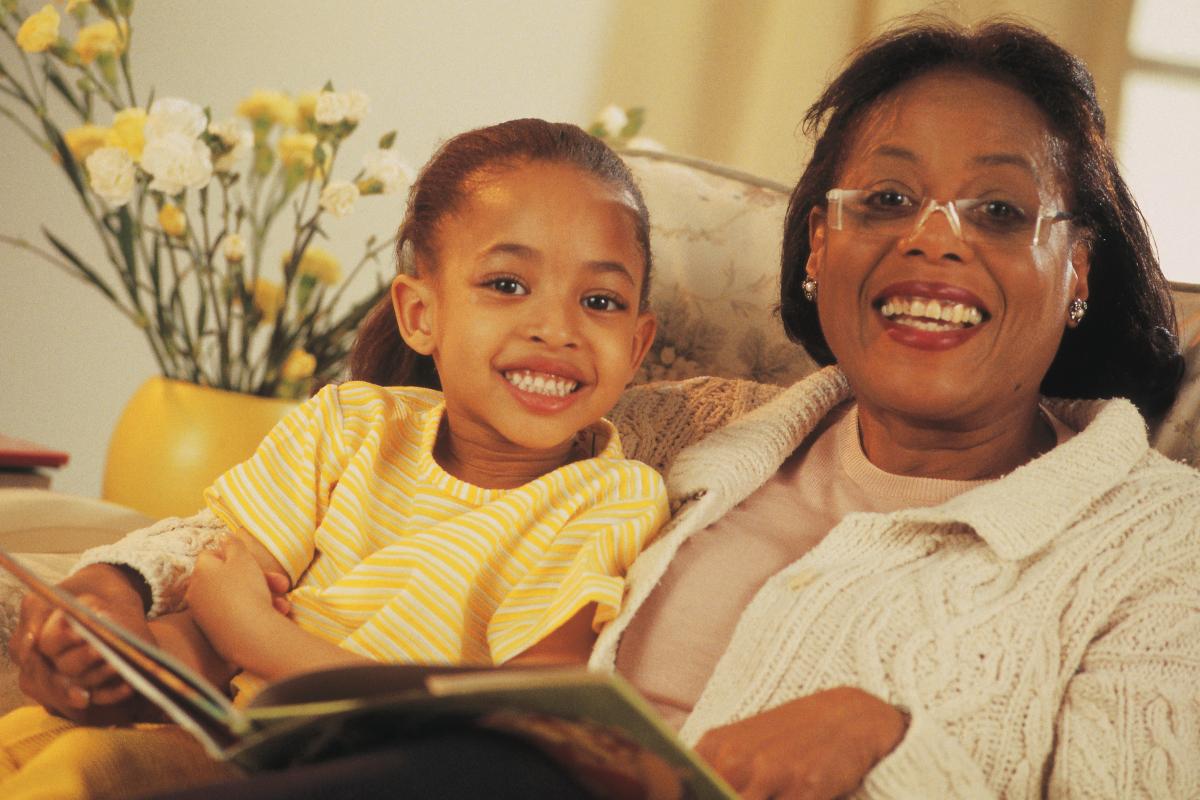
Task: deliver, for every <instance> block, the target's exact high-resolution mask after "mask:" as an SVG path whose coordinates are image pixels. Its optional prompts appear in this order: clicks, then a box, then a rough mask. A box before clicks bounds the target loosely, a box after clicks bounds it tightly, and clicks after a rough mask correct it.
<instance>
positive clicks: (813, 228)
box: [804, 206, 827, 280]
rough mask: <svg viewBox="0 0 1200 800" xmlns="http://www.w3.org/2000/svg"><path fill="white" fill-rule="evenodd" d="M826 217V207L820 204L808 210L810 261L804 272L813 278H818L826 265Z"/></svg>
mask: <svg viewBox="0 0 1200 800" xmlns="http://www.w3.org/2000/svg"><path fill="white" fill-rule="evenodd" d="M826 219H827V218H826V214H825V209H823V208H821V207H820V206H813V207H812V209H811V210H810V211H809V212H808V262H807V263H806V264H805V265H804V274H806V275H807V276H808V277H810V278H812V279H813V280H818V278H819V276H820V274H821V268H822V267H823V266H824V265H825V232H826V230H827V228H826Z"/></svg>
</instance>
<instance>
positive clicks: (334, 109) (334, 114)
mask: <svg viewBox="0 0 1200 800" xmlns="http://www.w3.org/2000/svg"><path fill="white" fill-rule="evenodd" d="M349 109H350V101H349V99H348V98H347V97H346V95H344V94H342V93H340V92H321V93H320V94H318V95H317V106H316V108H315V109H314V111H313V117H314V118H315V119H316V120H317V122H319V123H320V124H322V125H337V124H338V123H339V122H341V121H342V120H344V119H345V118H346V112H347V111H348V110H349Z"/></svg>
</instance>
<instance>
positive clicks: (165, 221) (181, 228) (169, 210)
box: [158, 203, 187, 239]
mask: <svg viewBox="0 0 1200 800" xmlns="http://www.w3.org/2000/svg"><path fill="white" fill-rule="evenodd" d="M158 224H159V227H161V228H162V229H163V231H164V232H165V233H166V234H167V235H168V236H174V237H175V238H176V239H182V238H183V235H184V234H185V233H187V217H186V216H184V213H183V211H182V210H180V208H179V206H177V205H175V204H174V203H167V204H165V205H164V206H163V207H162V208H161V209H159V211H158Z"/></svg>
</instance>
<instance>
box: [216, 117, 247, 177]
mask: <svg viewBox="0 0 1200 800" xmlns="http://www.w3.org/2000/svg"><path fill="white" fill-rule="evenodd" d="M208 132H209V133H210V134H212V135H213V136H215V137H216V138H217V139H218V140H220V142H221V144H223V145H224V146H225V147H226V148H228V149H227V150H226V151H225V152H224V153H222V154H221V155H219V156H217V158H216V160H215V161H213V171H214V172H231V171H232V170H233V168H234V167H235V166H236V165H237V163H238V162H239V161H241V160H242V159H243V158H245V157H246V154H247V153H249V152H250V148H251V147H252V146H253V145H254V135H253V134H252V133H250V129H249V128H248V127H246V125H245V124H244V123H243V122H242V121H241V120H239V119H227V120H225V121H224V122H212V123H209V126H208Z"/></svg>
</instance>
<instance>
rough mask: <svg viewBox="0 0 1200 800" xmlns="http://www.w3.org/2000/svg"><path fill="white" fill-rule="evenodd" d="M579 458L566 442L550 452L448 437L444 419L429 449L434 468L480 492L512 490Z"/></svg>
mask: <svg viewBox="0 0 1200 800" xmlns="http://www.w3.org/2000/svg"><path fill="white" fill-rule="evenodd" d="M580 457H581V455H580V454H578V453H577V452H576V449H575V445H574V441H573V440H570V439H569V440H567V441H566V442H563V443H562V445H560V446H558V447H556V448H553V449H551V450H530V449H527V448H521V447H517V446H516V445H509V446H497V445H496V444H495V443H492V442H486V441H477V440H474V439H472V438H469V437H463V436H458V435H452V434H451V433H450V431H449V429H448V428H447V427H446V424H445V420H443V423H442V428H441V430H439V431H438V437H437V441H436V442H435V443H434V446H433V458H434V460H435V461H437V463H438V466H440V467H441V468H442V469H444V470H445V471H446V472H448V473H450V474H451V475H453V476H454V477H455V478H458V479H459V480H460V481H465V482H466V483H469V484H471V485H473V486H479V487H480V488H483V489H515V488H516V487H518V486H524V485H525V484H527V483H529V482H530V481H532V480H535V479H537V478H540V477H541V476H543V475H545V474H546V473H548V472H553V471H554V470H556V469H558V468H559V467H561V466H563V465H564V464H569V463H571V462H572V461H576V460H578V459H579V458H580Z"/></svg>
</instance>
